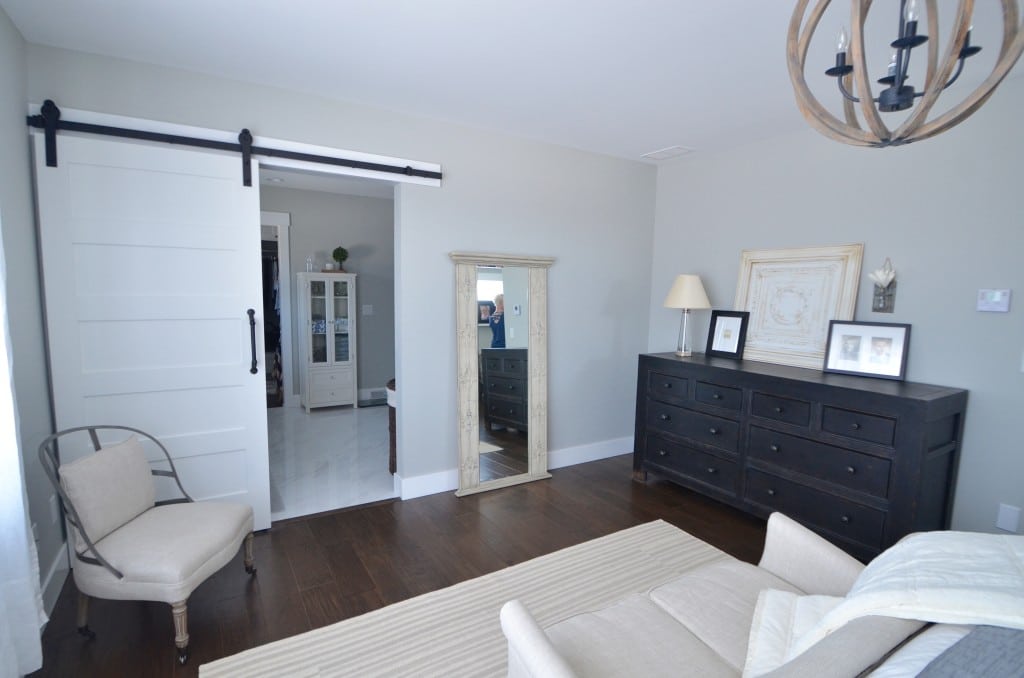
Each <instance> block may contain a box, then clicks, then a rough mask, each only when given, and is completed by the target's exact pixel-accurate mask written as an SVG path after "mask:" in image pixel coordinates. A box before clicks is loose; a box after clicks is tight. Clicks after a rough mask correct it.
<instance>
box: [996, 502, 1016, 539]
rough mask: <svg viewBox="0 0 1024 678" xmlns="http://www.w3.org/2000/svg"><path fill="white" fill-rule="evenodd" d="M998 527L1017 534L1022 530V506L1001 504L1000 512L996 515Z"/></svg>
mask: <svg viewBox="0 0 1024 678" xmlns="http://www.w3.org/2000/svg"><path fill="white" fill-rule="evenodd" d="M996 527H998V528H999V529H1000V530H1006V531H1007V532H1013V533H1014V534H1016V533H1017V531H1018V530H1020V507H1019V506H1010V505H1009V504H1000V505H999V513H998V514H997V515H996Z"/></svg>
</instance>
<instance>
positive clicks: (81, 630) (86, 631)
mask: <svg viewBox="0 0 1024 678" xmlns="http://www.w3.org/2000/svg"><path fill="white" fill-rule="evenodd" d="M78 635H80V636H84V637H85V638H88V639H89V640H96V632H95V631H93V630H92V629H90V628H89V626H88V625H85V626H79V627H78Z"/></svg>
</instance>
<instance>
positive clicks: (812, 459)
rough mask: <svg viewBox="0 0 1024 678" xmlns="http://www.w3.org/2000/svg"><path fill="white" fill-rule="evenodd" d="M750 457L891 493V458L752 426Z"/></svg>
mask: <svg viewBox="0 0 1024 678" xmlns="http://www.w3.org/2000/svg"><path fill="white" fill-rule="evenodd" d="M748 449H749V452H748V454H749V457H750V458H752V459H761V460H763V461H766V462H769V463H771V464H775V465H776V466H781V467H783V468H786V469H790V470H791V471H796V472H797V473H803V474H806V475H809V476H812V477H814V478H819V479H820V480H825V481H828V482H830V483H836V484H837V485H842V486H843V487H848V488H850V489H851V490H857V491H858V492H866V493H868V494H873V495H875V496H878V497H886V496H888V494H889V461H888V460H886V459H879V458H878V457H872V456H871V455H869V454H861V453H860V452H854V451H852V450H847V449H844V448H842V447H835V446H833V445H825V444H824V443H819V442H816V441H814V440H806V439H804V438H799V437H797V436H791V435H787V434H785V433H779V432H778V431H772V430H769V429H766V428H761V427H760V426H751V427H750V446H749V448H748Z"/></svg>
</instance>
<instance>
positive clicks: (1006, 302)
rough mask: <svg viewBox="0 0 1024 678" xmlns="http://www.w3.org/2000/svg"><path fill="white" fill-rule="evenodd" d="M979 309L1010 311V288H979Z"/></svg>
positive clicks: (992, 311) (999, 311)
mask: <svg viewBox="0 0 1024 678" xmlns="http://www.w3.org/2000/svg"><path fill="white" fill-rule="evenodd" d="M978 310H979V311H988V312H991V313H1009V311H1010V290H978Z"/></svg>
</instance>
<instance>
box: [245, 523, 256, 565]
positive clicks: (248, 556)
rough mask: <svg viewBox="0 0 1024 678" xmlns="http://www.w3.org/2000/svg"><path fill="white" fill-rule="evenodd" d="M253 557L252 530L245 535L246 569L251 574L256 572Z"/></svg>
mask: <svg viewBox="0 0 1024 678" xmlns="http://www.w3.org/2000/svg"><path fill="white" fill-rule="evenodd" d="M253 563H254V560H253V557H252V532H250V533H249V534H247V535H245V571H246V572H247V573H249V574H256V565H254V564H253Z"/></svg>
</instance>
